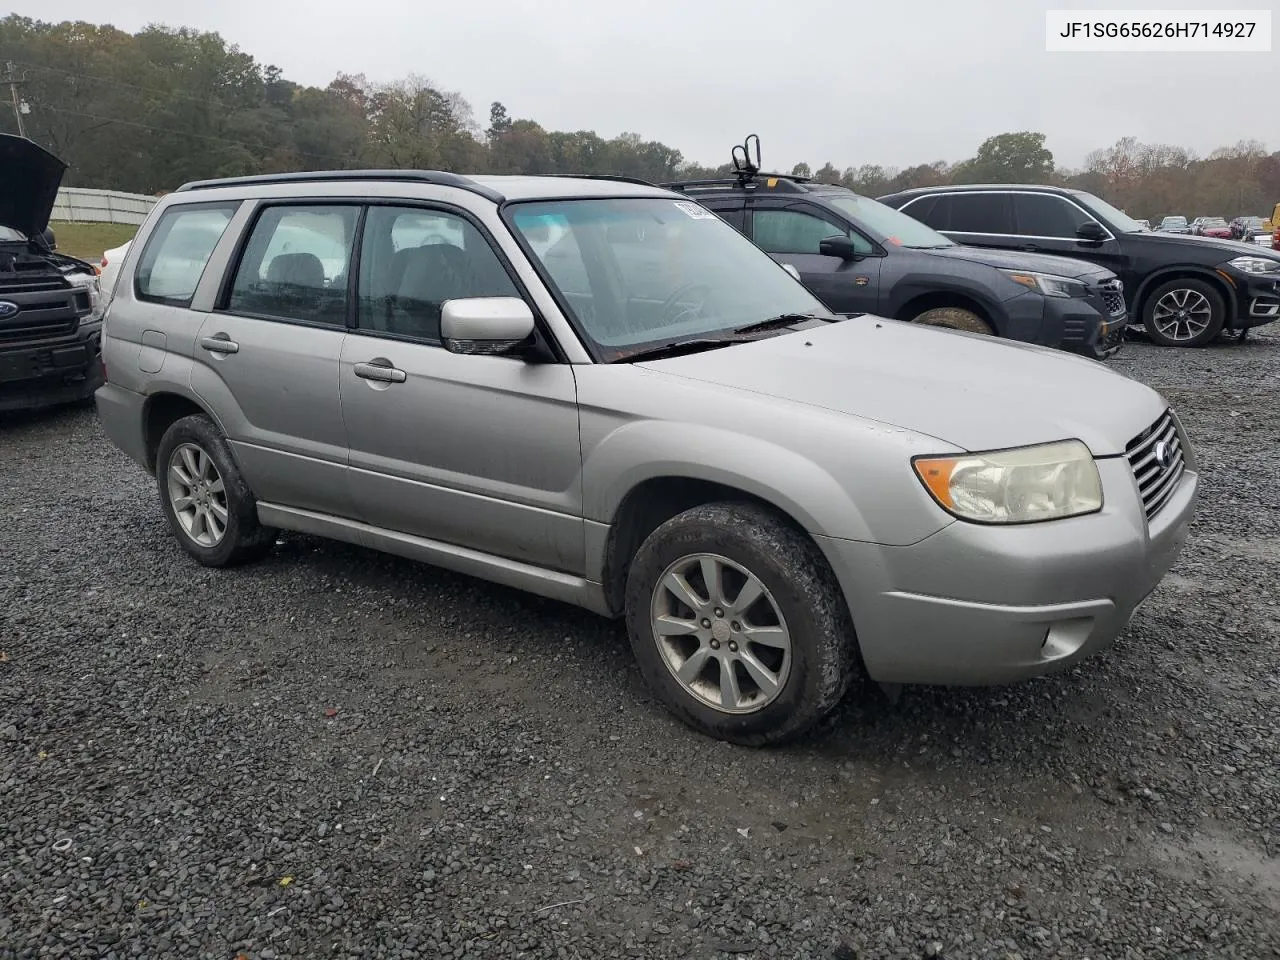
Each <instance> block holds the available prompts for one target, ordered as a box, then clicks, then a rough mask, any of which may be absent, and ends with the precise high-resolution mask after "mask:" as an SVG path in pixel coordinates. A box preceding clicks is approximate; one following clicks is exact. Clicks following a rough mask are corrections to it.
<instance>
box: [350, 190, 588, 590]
mask: <svg viewBox="0 0 1280 960" xmlns="http://www.w3.org/2000/svg"><path fill="white" fill-rule="evenodd" d="M513 276H514V274H513V273H512V272H511V271H510V270H509V269H508V267H507V266H506V265H505V263H504V262H503V261H502V259H501V258H500V256H499V254H498V253H497V252H496V248H495V247H494V246H493V245H492V244H491V242H490V239H489V237H488V236H487V234H486V233H485V232H484V230H483V228H482V227H481V226H480V225H479V224H478V222H476V221H474V220H472V219H471V218H470V217H469V216H468V215H466V214H465V213H463V212H462V211H459V210H454V209H452V208H449V207H445V206H421V207H420V206H408V205H406V206H374V207H370V209H369V212H368V215H367V218H366V222H365V226H364V235H363V243H362V246H361V256H360V270H359V291H360V292H359V308H358V311H357V317H356V328H355V329H353V330H352V332H351V335H350V336H349V337H348V338H347V339H346V342H345V344H344V345H343V349H342V358H341V390H342V414H343V418H344V419H345V421H346V426H347V431H348V436H349V437H350V444H351V470H350V474H349V477H350V481H349V482H350V490H351V496H352V498H353V500H354V502H355V505H356V508H357V509H358V511H359V514H360V517H361V518H362V519H363V520H364V521H365V522H367V523H369V524H372V525H374V526H376V527H380V528H384V529H386V530H391V531H395V532H398V533H402V534H409V535H411V536H414V537H422V538H426V539H430V540H433V541H439V542H443V543H447V544H453V545H456V546H458V547H462V548H468V549H472V550H479V551H482V552H484V553H486V554H490V555H495V556H500V557H504V558H509V559H511V560H516V561H522V562H525V563H530V564H535V565H537V566H540V567H546V568H551V569H556V570H561V571H565V572H570V573H575V574H580V573H582V572H583V570H584V567H585V563H584V539H583V538H584V525H583V520H582V496H581V480H580V474H581V469H582V448H581V443H580V441H579V434H578V408H577V389H576V382H575V380H574V375H573V368H572V366H571V365H569V364H560V363H533V362H528V361H526V360H524V359H521V358H517V357H506V356H484V355H471V354H455V353H451V352H449V351H448V350H447V349H445V347H444V346H443V345H442V343H441V339H440V311H441V306H442V304H443V303H444V301H446V300H450V299H456V298H462V297H494V296H499V297H513V296H514V297H518V296H522V291H521V290H520V289H519V287H518V286H517V284H516V282H515V280H514V279H513ZM526 299H527V298H526Z"/></svg>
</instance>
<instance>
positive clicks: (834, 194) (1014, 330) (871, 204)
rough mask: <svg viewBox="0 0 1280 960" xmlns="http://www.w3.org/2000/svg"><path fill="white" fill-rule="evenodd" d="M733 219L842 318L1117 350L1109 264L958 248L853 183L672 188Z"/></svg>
mask: <svg viewBox="0 0 1280 960" xmlns="http://www.w3.org/2000/svg"><path fill="white" fill-rule="evenodd" d="M664 186H666V187H668V188H670V189H673V190H677V191H679V192H680V193H683V194H685V195H686V196H689V197H691V198H693V199H696V200H697V201H698V202H699V203H701V204H702V205H703V206H705V207H707V208H708V209H710V210H712V211H713V212H715V213H716V214H717V215H719V216H720V217H721V218H722V219H724V220H726V221H728V222H729V223H730V224H731V225H733V226H734V227H736V228H737V229H738V230H739V231H741V232H742V233H744V234H745V235H746V236H747V237H749V238H750V239H751V240H752V241H753V242H754V243H755V244H756V246H758V247H760V248H761V249H762V250H764V251H765V252H766V253H768V254H769V255H770V256H772V257H773V258H774V259H775V260H777V261H778V262H780V263H783V264H785V265H788V266H790V267H792V268H794V269H795V270H796V272H797V273H798V274H799V277H800V280H801V281H802V282H803V283H804V285H805V286H807V287H808V288H809V290H810V291H812V292H813V293H814V294H815V295H816V296H817V297H818V299H820V300H821V301H822V302H823V303H825V304H826V305H827V307H828V308H830V309H831V310H833V311H834V312H836V313H841V314H845V315H852V314H860V313H865V314H874V315H877V316H884V317H892V318H894V319H897V320H908V321H913V322H916V323H922V324H927V325H931V326H940V327H949V328H951V329H957V330H965V331H968V332H970V333H981V334H988V335H992V334H994V335H996V336H1000V337H1006V338H1008V339H1011V340H1022V341H1025V342H1027V343H1035V344H1040V345H1042V346H1049V347H1057V348H1060V349H1063V350H1068V351H1070V352H1072V353H1079V354H1083V355H1085V356H1088V357H1093V358H1095V359H1103V358H1104V357H1108V356H1111V355H1112V354H1114V353H1115V352H1116V351H1117V350H1118V349H1119V348H1120V344H1121V341H1122V338H1123V335H1124V328H1125V326H1126V325H1127V323H1128V314H1127V311H1126V308H1125V301H1124V296H1123V288H1122V286H1121V283H1120V281H1119V280H1118V279H1117V277H1116V275H1115V274H1114V273H1112V272H1111V271H1110V270H1108V269H1107V268H1106V267H1100V266H1096V265H1094V264H1089V263H1082V262H1080V261H1078V260H1069V259H1067V258H1065V257H1050V256H1035V255H1031V254H1025V253H1009V252H998V251H994V250H983V249H980V248H978V247H973V246H961V245H959V244H957V243H955V242H954V241H952V240H949V239H947V238H946V237H945V236H943V235H942V234H940V233H938V232H937V231H935V230H933V229H931V228H929V227H927V226H925V225H924V224H922V223H920V222H919V221H917V220H914V219H912V218H911V217H908V216H905V215H903V214H901V213H899V212H898V211H897V210H894V209H892V208H891V207H888V206H885V205H884V204H882V203H879V202H877V201H875V200H872V199H870V198H868V197H863V196H860V195H858V194H856V193H854V192H853V191H852V190H848V189H845V188H844V187H838V186H829V185H827V184H821V183H814V182H811V181H809V180H807V179H805V178H802V177H790V176H783V175H782V174H762V173H758V171H757V170H755V169H754V167H753V166H751V165H748V166H746V167H743V168H742V169H740V170H739V173H738V175H737V176H735V177H731V178H728V179H723V180H695V181H684V182H679V183H669V184H664Z"/></svg>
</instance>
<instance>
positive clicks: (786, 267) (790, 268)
mask: <svg viewBox="0 0 1280 960" xmlns="http://www.w3.org/2000/svg"><path fill="white" fill-rule="evenodd" d="M782 269H783V270H785V271H787V273H789V274H791V276H792V277H794V278H795V279H796V280H799V279H800V271H799V270H797V269H796V268H795V267H793V266H792V265H791V264H789V263H784V264H783V265H782Z"/></svg>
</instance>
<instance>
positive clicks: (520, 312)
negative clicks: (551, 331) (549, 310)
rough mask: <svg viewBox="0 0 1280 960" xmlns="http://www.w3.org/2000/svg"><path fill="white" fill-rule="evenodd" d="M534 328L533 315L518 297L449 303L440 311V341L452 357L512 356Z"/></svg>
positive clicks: (474, 298) (448, 301)
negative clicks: (461, 354) (472, 355)
mask: <svg viewBox="0 0 1280 960" xmlns="http://www.w3.org/2000/svg"><path fill="white" fill-rule="evenodd" d="M533 327H534V325H533V311H532V310H530V309H529V305H528V304H527V303H525V302H524V301H523V300H521V299H520V298H519V297H468V298H466V299H462V300H446V301H445V303H444V306H443V308H441V311H440V338H441V339H442V340H443V341H444V346H445V349H446V350H448V351H449V352H450V353H473V354H474V353H479V354H488V355H494V354H503V353H511V352H512V351H514V350H516V349H517V348H519V347H521V346H524V345H525V344H526V343H527V342H528V341H529V339H530V338H531V337H532V336H533Z"/></svg>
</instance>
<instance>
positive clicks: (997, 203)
mask: <svg viewBox="0 0 1280 960" xmlns="http://www.w3.org/2000/svg"><path fill="white" fill-rule="evenodd" d="M930 216H931V218H932V219H933V220H934V221H936V222H933V223H930V226H932V227H934V229H936V230H946V231H948V232H950V233H986V234H994V235H1005V236H1008V235H1012V234H1014V233H1015V230H1014V226H1013V213H1012V211H1011V210H1010V209H1009V196H1008V194H1004V193H947V194H943V195H942V196H940V197H938V202H937V203H936V204H935V205H934V209H933V210H932V211H931V213H930Z"/></svg>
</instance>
